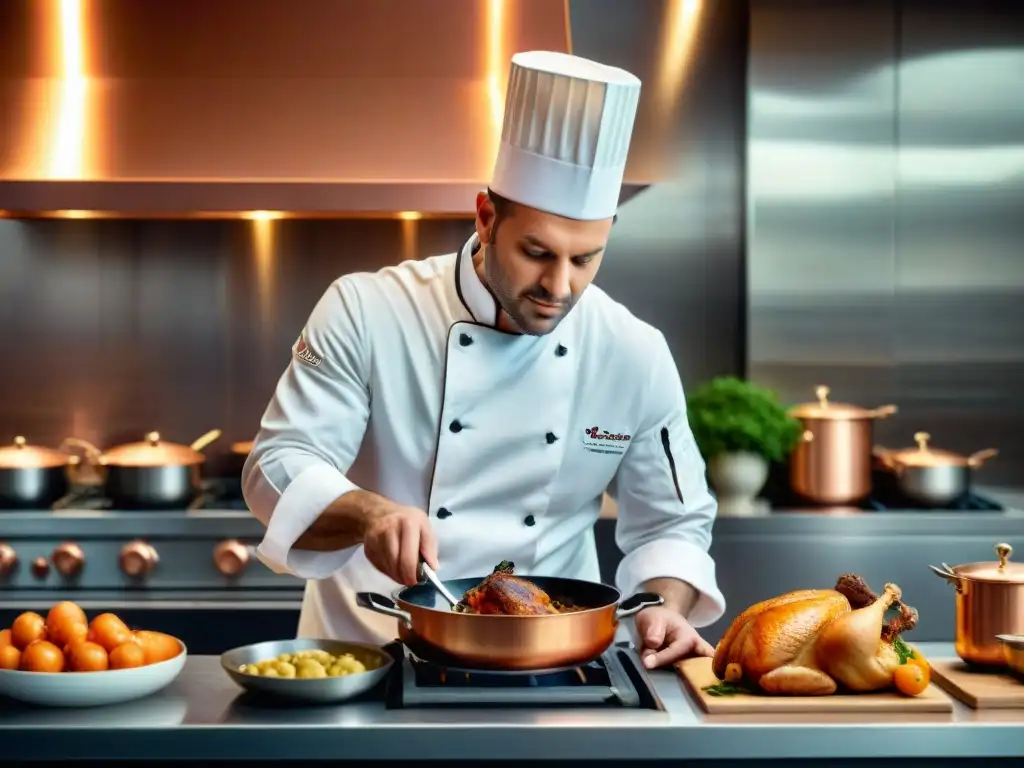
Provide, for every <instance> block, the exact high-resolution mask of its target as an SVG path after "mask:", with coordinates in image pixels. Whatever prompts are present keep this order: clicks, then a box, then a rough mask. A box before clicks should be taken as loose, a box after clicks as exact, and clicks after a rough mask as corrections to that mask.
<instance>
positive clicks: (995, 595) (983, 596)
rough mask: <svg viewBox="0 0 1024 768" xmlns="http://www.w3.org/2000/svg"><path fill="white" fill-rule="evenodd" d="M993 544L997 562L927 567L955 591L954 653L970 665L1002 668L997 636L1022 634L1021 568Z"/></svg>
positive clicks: (1008, 549) (1001, 547)
mask: <svg viewBox="0 0 1024 768" xmlns="http://www.w3.org/2000/svg"><path fill="white" fill-rule="evenodd" d="M1012 554H1013V547H1011V546H1010V545H1009V544H996V557H998V558H999V560H998V562H983V563H968V564H966V565H957V566H949V565H946V564H945V563H943V564H942V567H941V568H939V567H936V566H934V565H929V566H928V567H929V568H931V569H932V572H934V573H935V574H936V575H937V576H939V577H941V578H943V579H945V580H946V581H948V582H949V583H950V584H952V585H953V587H954V588H955V589H956V653H957V655H958V656H959V657H960V658H961V659H963V660H964V661H966V662H968V663H971V664H979V665H984V666H993V667H1000V666H1005V665H1006V656H1005V651H1004V649H1003V643H1002V642H1001V641H1000V640H999V637H998V635H1024V565H1022V564H1021V563H1011V562H1010V556H1011V555H1012Z"/></svg>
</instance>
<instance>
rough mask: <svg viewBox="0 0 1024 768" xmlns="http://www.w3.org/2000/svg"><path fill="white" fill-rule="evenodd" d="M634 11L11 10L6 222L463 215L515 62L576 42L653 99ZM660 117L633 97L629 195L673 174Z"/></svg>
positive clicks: (487, 1)
mask: <svg viewBox="0 0 1024 768" xmlns="http://www.w3.org/2000/svg"><path fill="white" fill-rule="evenodd" d="M680 2H682V0H666V1H665V3H654V4H653V5H652V6H651V7H652V8H655V7H660V6H661V5H665V6H666V7H668V6H669V5H673V4H676V5H678V4H679V3H680ZM680 7H682V6H680ZM626 12H627V15H628V14H629V13H632V11H626ZM603 15H607V14H597V16H598V17H600V16H603ZM634 15H635V19H634V21H635V22H636V23H635V24H634V25H633V27H632V28H629V29H624V27H623V24H622V19H621V18H616V17H613V16H609V18H608V19H607V20H602V19H601V18H596V17H595V14H594V13H592V12H588V11H587V10H586V4H585V3H584V4H581V5H577V3H575V2H574V3H571V4H570V2H569V0H444V2H438V1H437V0H398V1H397V2H381V0H303V2H301V3H282V2H280V1H279V0H217V2H215V3H213V2H209V0H175V2H173V3H172V2H166V3H165V2H138V0H4V2H3V3H0V114H2V115H4V121H3V122H4V130H3V131H0V215H5V214H4V213H3V212H5V211H6V212H7V213H6V215H11V214H12V213H13V214H33V213H35V214H39V213H45V212H53V211H108V212H114V213H117V214H123V215H176V214H177V215H192V214H195V213H197V212H242V211H252V210H272V211H289V212H295V211H298V212H307V213H309V214H313V215H322V214H330V213H332V212H334V213H347V214H359V213H365V214H373V213H387V212H397V211H418V212H423V213H427V214H441V215H463V214H471V213H472V211H473V204H474V197H475V194H476V192H477V191H479V190H480V189H481V188H482V187H484V186H485V185H486V183H487V180H488V178H489V176H490V173H491V169H492V165H493V161H494V157H495V154H496V151H497V142H498V137H499V134H500V125H501V118H502V112H503V109H504V91H505V82H506V79H507V76H508V66H509V59H510V57H511V55H512V54H513V53H515V52H516V51H522V50H536V49H546V50H555V51H569V50H570V48H571V46H572V43H571V42H570V41H571V40H572V42H578V41H577V40H576V39H575V38H579V40H580V41H582V42H583V43H585V44H586V46H585V47H586V50H585V51H581V52H582V53H583V54H584V55H588V56H590V57H593V58H601V59H603V60H606V61H607V62H608V63H610V64H614V65H617V66H624V67H626V68H628V69H632V70H633V71H637V72H638V74H640V75H641V77H642V78H644V80H645V87H646V83H647V82H648V77H649V75H650V72H651V66H650V65H651V62H654V61H656V60H657V59H658V56H659V55H660V54H659V51H660V50H661V48H664V47H665V45H663V44H662V43H661V42H659V41H660V40H661V37H662V35H661V33H660V32H659V29H660V28H662V27H664V19H663V18H662V15H659V13H653V14H652V13H651V12H650V11H649V10H648V12H647V14H646V15H642V14H640V15H636V14H634ZM197 19H201V20H202V23H198V24H197V23H196V20H197ZM577 20H580V21H581V23H580V30H579V31H578V34H577V30H576V29H573V30H572V34H570V24H575V23H576V21H577ZM584 21H585V22H586V23H583V22H584ZM588 25H589V26H588ZM613 28H614V29H613ZM610 32H613V33H614V34H611V35H609V33H610ZM627 32H628V37H629V38H630V39H629V40H626V37H627ZM595 40H597V41H601V42H600V43H599V44H598V45H597V46H596V49H595V44H594V41H595ZM606 41H615V42H614V46H611V45H610V44H609V43H608V42H606ZM666 45H667V44H666ZM612 48H614V50H612ZM630 56H632V57H634V58H637V57H644V58H643V60H640V59H637V60H635V61H630V60H629V59H630ZM647 59H650V61H647ZM673 66H674V65H673ZM670 68H671V67H670ZM650 81H651V82H652V83H655V84H656V82H657V79H656V78H651V80H650ZM656 94H657V91H656V90H651V96H650V97H649V98H650V99H655V96H656ZM658 98H660V97H658ZM650 112H651V108H650V104H648V106H647V107H645V106H644V102H643V99H642V102H641V114H640V116H639V117H638V123H637V128H636V131H635V133H634V139H633V149H632V151H631V158H630V165H629V167H627V170H626V182H627V185H628V186H627V189H626V190H625V191H624V196H625V197H628V196H630V195H632V194H634V193H635V192H636V190H637V189H638V188H640V187H642V186H644V185H646V184H649V183H652V182H655V181H660V180H662V179H661V178H660V174H662V173H663V167H664V165H665V164H664V163H662V162H660V159H659V158H658V157H655V156H653V155H652V153H651V151H649V150H647V149H646V147H647V145H648V144H650V143H651V142H650V141H649V137H650V135H652V134H651V131H650V130H649V125H648V124H649V123H650V121H651V118H650V114H648V113H650Z"/></svg>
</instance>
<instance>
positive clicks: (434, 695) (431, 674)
mask: <svg viewBox="0 0 1024 768" xmlns="http://www.w3.org/2000/svg"><path fill="white" fill-rule="evenodd" d="M388 650H389V652H390V653H391V654H392V655H393V656H394V657H395V659H396V661H397V662H398V664H396V667H398V672H397V673H396V675H394V676H393V677H392V679H391V681H390V684H389V690H388V695H387V703H388V708H390V709H402V708H410V707H443V706H455V707H458V706H462V707H477V706H495V707H510V706H523V707H546V708H550V707H595V706H601V707H624V708H631V709H653V710H660V709H661V708H662V707H661V704H660V702H659V701H658V698H657V695H656V694H655V692H654V689H653V687H652V686H651V682H650V678H649V677H648V676H647V673H646V671H645V670H644V668H643V665H642V663H641V662H640V657H639V655H638V654H637V653H636V651H635V650H634V649H633V648H632V647H631V646H630V645H629V644H628V643H619V644H616V645H614V646H612V647H611V648H609V649H608V651H606V652H605V653H604V654H603V655H602V656H601V657H600V658H599V659H595V660H594V661H591V662H589V663H587V664H583V665H581V666H579V667H571V668H568V669H562V670H552V671H547V672H543V673H537V674H529V673H522V672H497V671H482V670H481V671H473V670H465V669H453V668H450V667H446V666H443V665H441V664H437V663H434V662H431V661H426V660H424V659H422V658H420V657H419V656H417V655H416V654H415V653H413V651H411V650H410V649H409V648H408V647H406V646H403V645H401V644H400V643H398V642H395V643H393V644H392V645H390V646H388Z"/></svg>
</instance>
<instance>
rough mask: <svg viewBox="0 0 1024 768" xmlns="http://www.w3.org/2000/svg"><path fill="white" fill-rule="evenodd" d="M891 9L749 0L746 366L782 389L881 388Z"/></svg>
mask: <svg viewBox="0 0 1024 768" xmlns="http://www.w3.org/2000/svg"><path fill="white" fill-rule="evenodd" d="M895 45H896V38H895V25H894V21H893V13H892V10H891V7H890V6H889V4H888V3H884V2H874V1H872V2H856V3H854V2H837V3H817V2H815V3H812V2H792V1H787V0H766V1H765V2H757V3H753V4H752V7H751V30H750V54H749V61H748V67H749V74H748V77H749V95H748V98H749V107H748V109H749V118H748V138H747V141H748V145H747V150H748V160H747V162H748V170H747V185H748V193H747V194H748V217H749V218H748V230H749V234H748V248H747V253H748V265H747V280H748V287H749V295H748V301H749V317H748V345H749V347H748V373H749V375H750V376H751V377H752V378H753V379H754V380H757V381H759V382H761V383H763V384H767V385H769V386H772V387H774V388H776V389H777V390H778V391H779V392H780V393H781V395H782V397H783V398H784V399H786V400H788V401H804V400H808V399H810V398H811V397H812V396H813V390H814V386H815V385H816V384H828V385H830V386H831V387H832V389H833V393H834V397H835V398H837V399H842V400H846V401H853V402H862V403H864V404H867V405H870V404H879V403H881V401H883V400H886V399H888V398H891V392H892V389H893V381H894V370H893V355H892V333H891V329H892V314H893V303H894V296H895V285H894V275H895V254H894V249H893V226H894V219H893V213H892V209H893V203H894V199H895V189H894V169H895V162H896V158H895V148H894V140H895V93H896V71H895V68H894V67H893V65H892V62H893V57H894V52H895Z"/></svg>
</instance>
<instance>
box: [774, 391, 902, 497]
mask: <svg viewBox="0 0 1024 768" xmlns="http://www.w3.org/2000/svg"><path fill="white" fill-rule="evenodd" d="M814 392H815V394H816V395H817V397H818V402H816V403H804V404H801V405H797V406H794V407H793V408H791V409H790V410H789V415H790V416H792V417H794V418H796V419H799V420H800V421H801V422H802V423H803V426H804V431H803V434H802V435H801V436H800V442H799V443H797V446H796V448H795V449H794V451H793V455H792V456H791V457H790V464H789V482H790V485H791V486H792V488H793V490H794V491H796V493H798V494H799V495H800V496H803V497H804V498H805V499H807V500H808V501H812V502H814V503H816V504H853V503H856V502H858V501H861V500H863V499H864V498H866V497H867V496H868V495H869V494H870V493H871V462H872V454H871V450H872V445H873V444H874V424H875V419H884V418H886V417H887V416H891V415H892V414H894V413H896V406H895V405H883V406H881V407H879V408H873V409H868V408H861V407H859V406H856V405H849V404H848V403H831V402H829V400H828V396H829V388H828V387H824V386H820V387H817V388H816V389H815V391H814Z"/></svg>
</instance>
